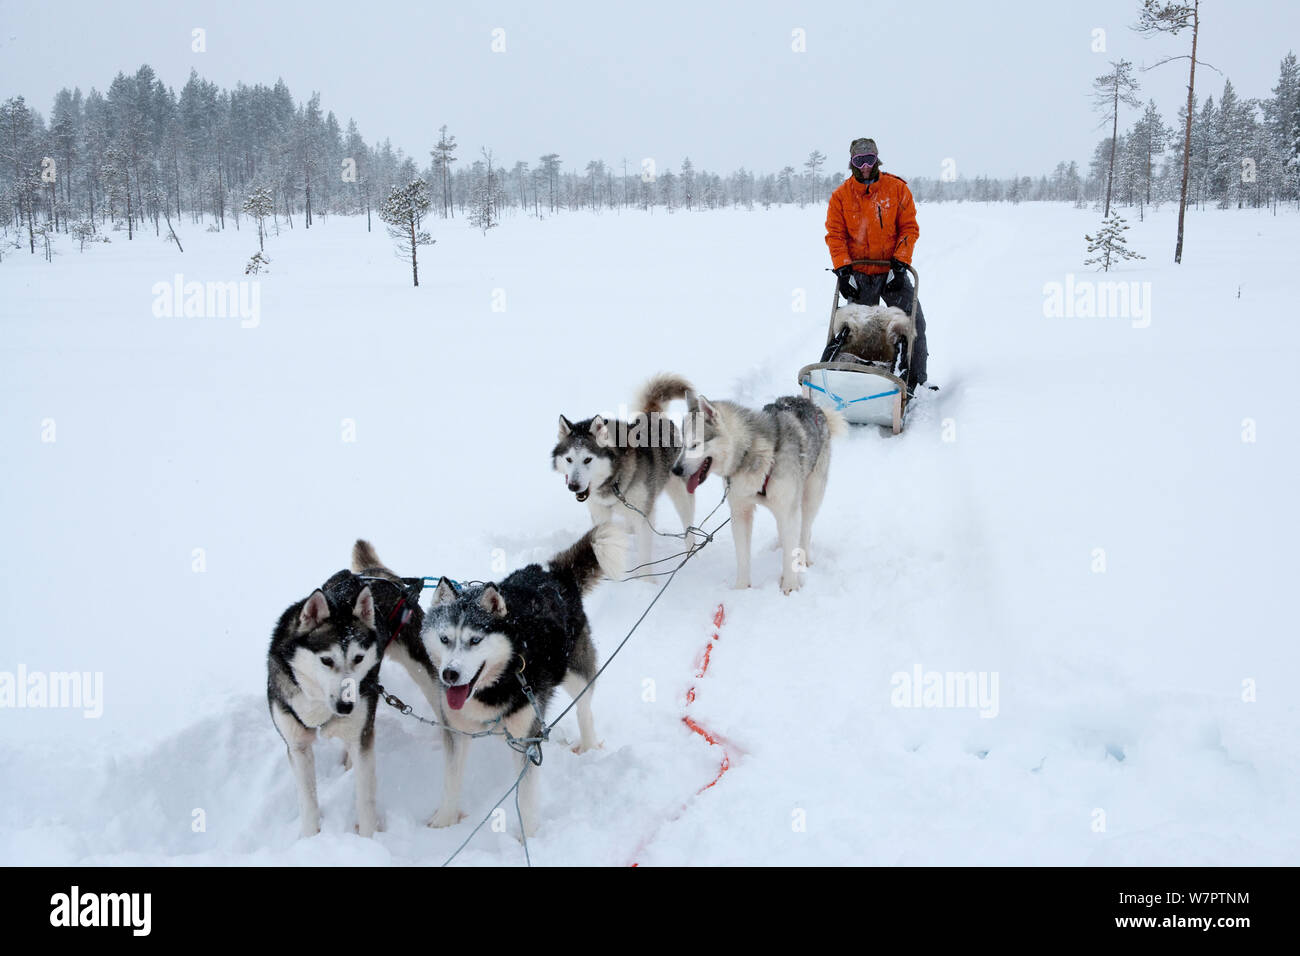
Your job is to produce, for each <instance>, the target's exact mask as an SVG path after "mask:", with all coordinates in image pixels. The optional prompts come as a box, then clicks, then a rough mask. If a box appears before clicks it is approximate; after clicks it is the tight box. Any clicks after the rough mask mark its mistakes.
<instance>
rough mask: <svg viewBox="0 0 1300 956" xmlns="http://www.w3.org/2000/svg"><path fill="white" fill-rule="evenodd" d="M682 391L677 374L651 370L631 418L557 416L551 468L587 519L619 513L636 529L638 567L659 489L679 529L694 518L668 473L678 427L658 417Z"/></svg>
mask: <svg viewBox="0 0 1300 956" xmlns="http://www.w3.org/2000/svg"><path fill="white" fill-rule="evenodd" d="M690 390H691V384H690V383H689V382H688V381H686V380H685V379H684V378H682V377H681V376H678V375H656V376H655V377H654V378H652V379H650V381H648V382H646V383H645V385H644V386H643V387H642V389H641V395H640V397H639V400H638V408H639V409H640V413H639V414H638V415H637V416H636V418H635V419H634V420H633V421H632V422H621V421H612V420H607V419H605V418H602V417H601V416H600V415H595V416H593V417H591V418H587V419H584V420H582V421H580V422H577V423H576V424H575V423H574V422H571V421H569V420H568V419H567V418H565V417H564V416H563V415H561V416H560V435H559V440H558V441H557V442H556V445H555V448H553V449H552V450H551V463H552V466H553V467H554V468H555V470H556V471H558V472H559V473H560V474H562V475H563V476H564V480H565V484H566V485H567V487H568V489H569V490H570V491H571V492H573V493H574V495H575V496H576V497H577V499H578V500H579V501H585V502H586V503H587V508H588V510H589V511H590V512H591V521H592V524H601V523H603V522H606V521H609V520H610V518H611V516H612V515H613V514H615V513H619V514H621V515H623V517H625V518H626V519H627V520H628V522H629V525H630V526H631V527H633V528H635V529H636V531H637V535H636V538H637V566H638V567H640V566H643V565H645V564H647V563H648V562H649V561H650V552H651V542H652V541H653V538H654V531H653V530H652V526H653V522H654V509H655V502H656V501H657V500H658V498H659V495H660V494H661V493H663V492H664V491H667V492H668V497H669V499H670V500H671V501H672V503H673V507H674V508H675V509H676V511H677V516H678V517H679V518H681V521H682V528H683V529H687V528H689V527H690V526H691V524H692V523H693V522H694V520H695V496H694V495H692V494H691V493H690V492H689V491H688V490H687V488H686V482H685V480H684V479H683V478H682V477H681V476H680V475H675V474H674V472H673V463H674V462H675V461H676V460H677V456H678V453H679V452H680V451H681V432H680V430H679V429H678V428H677V426H676V424H674V423H673V422H672V420H671V419H669V418H668V417H667V416H665V415H664V407H665V406H666V405H667V404H668V403H669V402H671V401H672V400H673V399H675V398H685V397H686V395H687V393H688V392H690ZM619 495H622V497H623V499H624V500H620V499H619ZM624 501H626V504H625V503H624ZM628 505H631V506H632V507H628ZM638 512H640V513H638Z"/></svg>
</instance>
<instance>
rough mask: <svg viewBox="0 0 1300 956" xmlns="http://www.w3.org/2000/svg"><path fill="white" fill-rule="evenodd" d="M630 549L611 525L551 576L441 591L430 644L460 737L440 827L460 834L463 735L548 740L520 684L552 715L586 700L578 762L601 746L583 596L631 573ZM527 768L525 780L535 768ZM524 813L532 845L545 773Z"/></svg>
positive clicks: (527, 793)
mask: <svg viewBox="0 0 1300 956" xmlns="http://www.w3.org/2000/svg"><path fill="white" fill-rule="evenodd" d="M625 549H626V534H625V532H624V531H623V530H622V528H621V527H619V526H618V525H616V524H602V525H599V526H597V527H595V528H592V529H591V530H590V531H588V532H587V533H586V534H585V535H584V536H583V537H582V538H581V539H580V540H579V541H578V542H577V543H576V544H574V545H573V546H572V547H571V548H569V549H568V550H566V551H562V552H560V553H559V554H557V555H556V556H555V557H554V558H552V559H551V560H550V562H549V563H548V564H547V566H546V567H545V568H543V567H542V566H541V565H537V564H530V565H528V566H527V567H525V568H521V569H520V570H518V571H515V572H514V573H512V574H511V575H509V576H508V577H506V578H505V579H504V580H502V581H501V582H500V583H496V584H484V585H476V586H466V587H464V588H463V589H462V590H460V591H457V590H456V588H455V587H454V586H453V585H452V583H451V582H450V581H448V580H447V579H446V578H443V579H442V580H440V581H439V582H438V589H437V591H436V592H435V593H434V596H433V605H432V607H431V608H430V609H429V612H428V614H427V615H426V617H425V622H424V643H425V646H426V647H427V648H428V650H429V654H430V657H432V659H433V661H434V665H435V667H436V669H437V673H438V678H439V681H440V682H441V685H442V693H441V694H439V695H438V698H437V704H436V706H437V709H438V719H439V720H440V721H441V722H442V723H443V724H445V725H446V727H447V728H450V729H446V730H444V731H443V735H442V737H443V751H444V754H445V758H446V774H445V776H444V779H443V794H442V804H441V806H440V807H439V808H438V811H437V813H435V814H434V815H433V819H432V820H430V821H429V825H430V826H433V827H446V826H451V825H452V824H454V823H456V822H457V821H459V820H460V819H461V813H460V790H461V782H462V780H463V778H464V775H465V757H466V755H467V754H468V751H469V742H470V738H469V737H467V736H463V734H467V733H476V732H479V731H483V730H496V729H505V730H507V731H509V732H510V734H511V735H512V736H514V737H535V736H537V735H538V733H539V732H540V731H541V729H542V728H541V723H540V722H539V721H538V718H537V714H536V712H535V711H534V709H533V706H532V704H531V703H530V702H529V700H528V697H527V696H526V694H525V693H524V690H523V686H522V684H521V682H520V680H519V676H518V675H522V676H523V677H524V679H525V680H526V681H527V682H528V685H529V686H530V687H531V688H532V691H533V695H534V698H535V699H536V701H537V705H538V707H540V708H541V710H542V713H543V714H544V713H545V709H546V705H547V703H548V702H549V701H550V699H551V697H552V695H553V694H554V693H555V689H556V688H557V687H563V688H564V690H565V691H566V692H567V693H568V694H569V695H570V696H571V697H574V698H576V699H577V706H576V710H577V715H578V728H579V732H580V734H581V739H580V741H579V744H578V746H577V747H576V748H575V752H577V753H581V752H583V751H585V750H589V749H590V748H592V747H595V746H597V740H596V729H595V725H594V723H593V721H592V716H591V695H592V689H591V688H590V687H588V686H587V685H588V683H589V682H590V681H591V680H592V679H593V678H594V677H595V676H596V648H595V646H594V645H593V644H592V642H591V629H590V627H589V626H588V623H587V615H586V613H585V612H584V611H583V607H582V596H583V594H585V593H587V592H588V591H590V590H591V589H592V588H593V587H595V585H596V583H597V582H598V581H599V580H600V579H601V577H602V575H604V576H608V577H612V578H617V577H618V576H619V575H620V574H621V573H622V564H623V555H624V551H625ZM584 688H586V692H585V693H583V690H584ZM580 693H581V694H582V696H581V697H579V696H578V695H579V694H580ZM455 731H461V732H462V733H456V732H455ZM518 759H519V766H518V770H520V771H522V769H523V761H524V760H526V759H527V758H526V757H524V756H522V755H521V756H520V757H519V758H518ZM519 811H520V817H521V820H522V823H523V829H524V834H525V835H526V836H532V835H533V833H534V832H535V831H536V829H537V773H536V771H535V770H532V769H530V771H529V772H528V773H525V774H524V776H523V780H522V782H521V784H520V788H519Z"/></svg>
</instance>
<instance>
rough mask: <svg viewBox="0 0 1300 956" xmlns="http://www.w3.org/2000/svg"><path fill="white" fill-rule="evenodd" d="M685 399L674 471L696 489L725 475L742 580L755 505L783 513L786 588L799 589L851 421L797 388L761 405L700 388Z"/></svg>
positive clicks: (779, 517) (739, 581)
mask: <svg viewBox="0 0 1300 956" xmlns="http://www.w3.org/2000/svg"><path fill="white" fill-rule="evenodd" d="M686 401H687V404H688V406H689V409H690V414H689V415H688V416H687V418H686V425H687V428H686V432H687V434H686V436H685V439H684V442H685V443H684V447H683V448H682V452H681V455H680V456H679V457H678V459H677V462H676V464H675V465H674V466H673V474H676V475H681V476H683V477H684V478H685V479H686V488H687V490H688V491H691V492H692V493H693V492H694V491H695V489H696V488H697V487H699V485H700V483H701V482H702V481H704V480H705V479H706V478H708V477H709V475H711V474H716V475H718V476H719V477H721V478H723V479H725V480H726V482H727V489H728V490H727V501H728V503H729V504H730V506H731V536H732V538H733V539H734V540H735V543H736V587H738V588H747V587H749V558H750V540H751V537H752V535H753V530H754V508H755V506H757V505H760V504H761V505H763V506H765V507H767V508H768V509H770V510H771V512H772V515H773V516H774V517H775V518H776V531H777V537H778V538H779V539H780V545H781V555H782V564H781V591H782V592H783V593H785V594H789V593H790V592H791V591H796V590H798V589H799V588H800V586H801V585H802V580H801V578H800V572H801V571H802V570H803V569H804V568H805V567H807V566H809V565H811V564H812V553H811V550H810V549H811V546H812V526H813V520H814V519H815V518H816V517H817V512H818V510H819V509H820V508H821V504H822V498H823V497H824V495H825V494H826V478H827V474H828V472H829V471H830V463H831V438H832V437H838V436H840V435H843V434H844V433H845V432H847V431H848V423H847V422H846V421H845V420H844V417H843V416H842V415H840V413H839V412H835V411H831V410H829V409H821V408H818V407H817V406H816V405H815V404H813V403H812V402H810V401H808V399H806V398H799V397H795V396H787V397H784V398H778V399H777V400H776V401H774V402H772V403H770V404H768V405H765V406H763V408H762V410H761V411H755V410H753V409H749V408H745V407H744V406H742V405H737V404H736V403H734V402H710V401H709V400H708V399H707V398H705V397H704V396H703V395H697V394H695V393H694V392H692V393H691V394H690V395H688V396H687V398H686Z"/></svg>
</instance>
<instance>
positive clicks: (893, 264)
mask: <svg viewBox="0 0 1300 956" xmlns="http://www.w3.org/2000/svg"><path fill="white" fill-rule="evenodd" d="M889 265H890V268H892V269H893V270H894V274H895V275H896V276H898V277H899V278H900V279H902V278H903V277H905V276H908V275H911V273H910V272H908V271H907V263H905V262H904V261H903V260H902V259H897V258H891V259H890V260H889Z"/></svg>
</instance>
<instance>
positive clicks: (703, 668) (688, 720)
mask: <svg viewBox="0 0 1300 956" xmlns="http://www.w3.org/2000/svg"><path fill="white" fill-rule="evenodd" d="M726 619H727V612H726V609H725V608H724V607H723V606H722V605H721V604H719V605H718V609H717V611H715V612H714V614H713V635H712V636H711V637H710V638H709V643H708V644H707V645H705V648H704V651H703V652H702V653H701V654H700V656H699V658H698V661H697V664H696V667H697V668H698V670H697V671H696V674H695V676H696V678H697V679H698V678H702V677H703V676H704V675H705V674H707V673H708V671H709V661H710V660H711V659H712V656H713V644H714V642H715V641H718V640H721V636H720V635H719V633H718V632H719V630H721V628H722V624H723V622H724V621H726ZM694 702H695V686H694V685H691V686H690V687H689V688H687V691H686V704H687V706H688V707H689V706H690V705H691V704H692V703H694ZM682 723H684V724H685V725H686V726H687V727H689V728H690V730H691V732H692V733H696V734H699V735H700V736H701V737H703V738H704V739H705V740H707V741H708V742H709V745H710V746H712V747H721V748H722V763H721V764H720V765H719V767H718V774H717V776H716V777H714V778H713V779H712V780H710V781H709V782H708V783H706V784H705V785H704V786H702V787H700V789H699V790H696V791H695V795H696V796H699V795H700V794H701V793H703V792H704V791H705V790H708V789H709V788H710V787H712V786H713V785H714V784H716V783H717V782H718V781H719V780H721V779H722V776H723V774H725V773H726V772H727V771H728V770H730V769H731V752H730V747H729V744H728V742H727V740H726V738H725V737H721V736H719V735H718V734H715V733H713V732H712V731H710V730H708V729H707V728H706V727H703V726H701V725H700V724H699V723H698V722H697V721H696V720H695V719H694V718H693V717H691V716H690V715H689V714H685V715H683V716H682ZM685 809H686V804H684V803H683V804H682V810H685ZM680 815H681V812H680V811H679V812H678V813H677V814H675V815H674V816H672V817H670V818H669V819H670V820H676V819H677V818H678V817H679V816H680ZM649 842H650V838H649V837H647V838H646V839H645V840H642V841H641V844H640V845H639V846H638V847H637V848H636V854H634V855H638V856H639V855H640V853H641V852H642V851H643V850H644V849H645V848H646V845H647V844H648V843H649ZM632 866H640V864H639V863H635V862H634V863H633V864H632Z"/></svg>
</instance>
